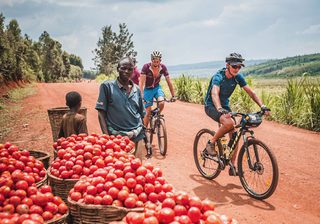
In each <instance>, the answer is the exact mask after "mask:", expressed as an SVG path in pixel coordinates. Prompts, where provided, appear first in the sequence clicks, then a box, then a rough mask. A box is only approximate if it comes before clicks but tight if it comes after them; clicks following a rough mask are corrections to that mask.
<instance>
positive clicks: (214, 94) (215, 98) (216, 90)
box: [211, 85, 222, 110]
mask: <svg viewBox="0 0 320 224" xmlns="http://www.w3.org/2000/svg"><path fill="white" fill-rule="evenodd" d="M219 94H220V86H217V85H213V86H212V89H211V99H212V102H213V104H214V106H215V108H216V109H217V110H219V109H220V108H222V106H221V102H220V97H219Z"/></svg>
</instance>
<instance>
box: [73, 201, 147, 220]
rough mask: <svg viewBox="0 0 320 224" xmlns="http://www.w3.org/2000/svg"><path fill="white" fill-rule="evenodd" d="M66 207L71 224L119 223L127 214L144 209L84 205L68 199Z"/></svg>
mask: <svg viewBox="0 0 320 224" xmlns="http://www.w3.org/2000/svg"><path fill="white" fill-rule="evenodd" d="M68 206H69V211H70V216H71V221H72V223H73V224H91V223H95V224H104V223H109V222H112V221H120V220H121V219H123V217H125V216H126V215H127V213H129V212H143V211H144V208H132V209H128V208H124V207H116V206H112V205H86V204H82V203H78V202H75V201H72V200H71V199H70V197H68Z"/></svg>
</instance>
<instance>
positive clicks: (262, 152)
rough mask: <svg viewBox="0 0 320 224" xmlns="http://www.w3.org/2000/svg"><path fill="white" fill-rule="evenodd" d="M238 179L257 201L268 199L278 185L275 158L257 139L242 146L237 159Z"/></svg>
mask: <svg viewBox="0 0 320 224" xmlns="http://www.w3.org/2000/svg"><path fill="white" fill-rule="evenodd" d="M238 169H239V178H240V181H241V184H242V186H243V188H244V189H245V190H246V191H247V193H248V194H249V195H250V196H251V197H253V198H255V199H259V200H263V199H266V198H268V197H270V196H271V195H272V194H273V192H274V191H275V189H276V187H277V185H278V178H279V170H278V164H277V160H276V157H275V156H274V154H273V153H272V151H271V150H270V149H269V148H268V146H266V145H265V144H264V143H263V142H261V141H260V140H257V139H250V140H249V141H248V146H247V149H246V148H245V146H244V145H243V146H242V148H241V150H240V152H239V158H238Z"/></svg>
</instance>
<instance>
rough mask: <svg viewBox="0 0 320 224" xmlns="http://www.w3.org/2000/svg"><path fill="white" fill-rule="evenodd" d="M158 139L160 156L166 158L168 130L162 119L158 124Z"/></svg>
mask: <svg viewBox="0 0 320 224" xmlns="http://www.w3.org/2000/svg"><path fill="white" fill-rule="evenodd" d="M157 138H158V146H159V150H160V154H161V155H162V156H165V155H166V153H167V130H166V125H165V122H164V120H163V119H160V120H159V124H157Z"/></svg>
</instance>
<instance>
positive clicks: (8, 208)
mask: <svg viewBox="0 0 320 224" xmlns="http://www.w3.org/2000/svg"><path fill="white" fill-rule="evenodd" d="M2 212H8V213H10V214H13V213H14V205H13V204H7V205H5V206H3V208H2Z"/></svg>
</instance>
